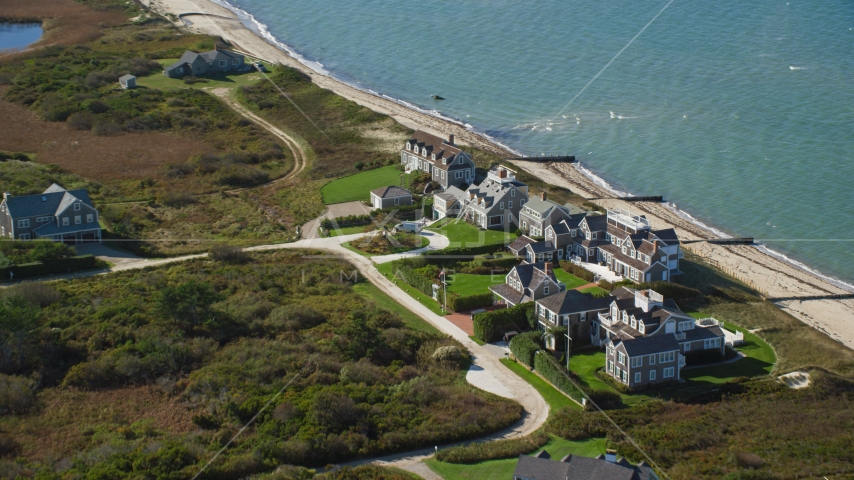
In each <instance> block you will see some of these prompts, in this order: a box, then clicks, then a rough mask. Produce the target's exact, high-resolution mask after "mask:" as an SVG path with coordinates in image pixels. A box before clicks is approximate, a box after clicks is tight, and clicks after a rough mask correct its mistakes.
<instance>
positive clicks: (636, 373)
mask: <svg viewBox="0 0 854 480" xmlns="http://www.w3.org/2000/svg"><path fill="white" fill-rule="evenodd" d="M640 382H641V372H635V383H640Z"/></svg>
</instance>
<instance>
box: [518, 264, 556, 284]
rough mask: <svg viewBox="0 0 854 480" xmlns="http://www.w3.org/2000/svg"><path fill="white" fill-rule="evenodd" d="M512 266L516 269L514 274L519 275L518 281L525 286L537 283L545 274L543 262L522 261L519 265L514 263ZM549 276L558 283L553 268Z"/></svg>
mask: <svg viewBox="0 0 854 480" xmlns="http://www.w3.org/2000/svg"><path fill="white" fill-rule="evenodd" d="M514 268H515V269H516V274H517V275H519V281H520V282H522V285H523V286H524V287H525V288H528V287H530V286H531V284H534V285H538V284H539V283H540V282H542V281H543V278H544V277H545V276H546V275H545V270H546V264H545V263H544V262H537V263H523V264H521V265H516V267H514ZM549 278H550V279H552V280H553V281H554V282H555V284H557V283H558V281H557V277H555V273H554V270H552V271H551V272H550V273H549Z"/></svg>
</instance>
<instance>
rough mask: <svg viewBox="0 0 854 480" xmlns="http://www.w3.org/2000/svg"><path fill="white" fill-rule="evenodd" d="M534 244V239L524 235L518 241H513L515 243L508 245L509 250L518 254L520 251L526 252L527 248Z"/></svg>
mask: <svg viewBox="0 0 854 480" xmlns="http://www.w3.org/2000/svg"><path fill="white" fill-rule="evenodd" d="M534 242H535V240H534V239H532V238H530V237H528V236H526V235H522V236H521V237H519V238H517V239H516V240H513V242H511V243H510V245H507V249H508V250H510V251H511V252H514V253H516V254H518V253H519V252H520V251H522V250H524V249H525V247H527V246H528V245H530V244H532V243H534Z"/></svg>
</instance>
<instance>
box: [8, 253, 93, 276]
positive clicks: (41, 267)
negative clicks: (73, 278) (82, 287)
mask: <svg viewBox="0 0 854 480" xmlns="http://www.w3.org/2000/svg"><path fill="white" fill-rule="evenodd" d="M98 266H99V264H98V259H97V258H96V257H95V256H94V255H80V256H77V257H68V258H61V259H59V260H51V261H50V262H47V263H43V262H33V263H25V264H22V265H14V266H12V267H6V268H2V269H0V281H9V280H12V279H11V278H10V273H13V274H14V278H13V279H14V280H18V279H21V278H32V277H42V276H45V275H56V274H60V273H73V272H79V271H81V270H92V269H94V268H98Z"/></svg>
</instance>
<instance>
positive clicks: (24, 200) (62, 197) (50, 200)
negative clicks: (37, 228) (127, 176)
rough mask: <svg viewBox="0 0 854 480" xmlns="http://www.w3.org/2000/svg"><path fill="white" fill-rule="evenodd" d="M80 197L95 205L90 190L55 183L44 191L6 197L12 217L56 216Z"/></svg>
mask: <svg viewBox="0 0 854 480" xmlns="http://www.w3.org/2000/svg"><path fill="white" fill-rule="evenodd" d="M78 199H79V200H80V201H81V202H83V203H84V204H86V205H89V206H90V207H93V205H92V200H90V199H89V192H87V191H86V189H82V188H81V189H78V190H71V191H65V189H63V188H62V187H60V186H59V185H57V184H55V183H54V184H53V185H51V186H50V187H49V188H48V189H47V190H45V191H44V193H40V194H36V195H24V196H21V197H9V198H7V199H6V207H7V208H8V210H9V215H11V216H12V218H26V217H40V216H47V215H52V216H55V215H56V214H57V213H58V212H59V210H60V209H62V210H64V209H65V207H67V206H68V205H70V204H71V203H73V202H74V200H78ZM93 208H94V207H93Z"/></svg>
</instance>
